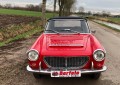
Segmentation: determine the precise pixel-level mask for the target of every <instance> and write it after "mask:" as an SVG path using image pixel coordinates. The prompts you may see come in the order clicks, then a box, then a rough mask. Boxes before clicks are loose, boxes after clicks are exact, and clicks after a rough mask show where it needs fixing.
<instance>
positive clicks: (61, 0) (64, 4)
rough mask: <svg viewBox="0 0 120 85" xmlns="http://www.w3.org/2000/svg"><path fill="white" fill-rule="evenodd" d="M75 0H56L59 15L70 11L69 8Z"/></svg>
mask: <svg viewBox="0 0 120 85" xmlns="http://www.w3.org/2000/svg"><path fill="white" fill-rule="evenodd" d="M75 2H76V0H58V4H59V16H67V15H69V14H70V12H71V8H72V6H73V4H74V3H75Z"/></svg>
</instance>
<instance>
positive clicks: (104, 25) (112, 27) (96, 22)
mask: <svg viewBox="0 0 120 85" xmlns="http://www.w3.org/2000/svg"><path fill="white" fill-rule="evenodd" d="M93 22H95V23H97V24H100V25H102V26H105V27H107V28H110V29H112V30H114V31H116V32H120V30H118V29H116V28H113V27H110V26H108V25H105V24H102V23H99V22H96V21H93Z"/></svg>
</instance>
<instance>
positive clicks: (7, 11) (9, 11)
mask: <svg viewBox="0 0 120 85" xmlns="http://www.w3.org/2000/svg"><path fill="white" fill-rule="evenodd" d="M0 14H8V15H22V16H33V17H40V16H41V15H42V13H41V12H35V11H24V10H14V9H3V8H0ZM56 15H57V14H56ZM46 17H47V18H51V17H53V13H46Z"/></svg>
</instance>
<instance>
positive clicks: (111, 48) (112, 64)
mask: <svg viewBox="0 0 120 85" xmlns="http://www.w3.org/2000/svg"><path fill="white" fill-rule="evenodd" d="M89 24H90V28H91V29H92V30H96V31H97V32H96V34H95V36H96V37H97V38H98V39H99V41H100V42H101V43H102V45H103V46H104V47H105V49H106V51H107V57H106V63H105V64H106V66H107V67H108V70H107V71H106V72H104V73H102V76H101V78H100V79H99V80H93V79H91V78H90V77H89V76H87V75H84V76H83V77H81V78H50V77H49V76H46V77H43V78H42V79H39V80H36V79H35V78H34V77H33V76H32V73H29V72H27V71H26V66H27V57H26V54H25V53H26V50H27V49H28V48H29V47H30V46H31V45H32V44H33V42H34V41H35V40H36V39H37V37H38V34H37V35H34V36H33V37H31V38H29V39H26V40H20V41H17V42H15V43H11V44H9V45H7V46H5V47H2V48H0V85H120V33H117V32H114V31H112V30H110V29H108V28H106V27H103V26H101V25H98V24H96V23H94V22H91V21H90V22H89Z"/></svg>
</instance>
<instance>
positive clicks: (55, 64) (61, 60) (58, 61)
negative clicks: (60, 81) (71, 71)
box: [44, 56, 89, 68]
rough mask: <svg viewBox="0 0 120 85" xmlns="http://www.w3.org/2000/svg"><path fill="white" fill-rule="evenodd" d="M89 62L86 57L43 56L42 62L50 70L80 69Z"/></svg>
mask: <svg viewBox="0 0 120 85" xmlns="http://www.w3.org/2000/svg"><path fill="white" fill-rule="evenodd" d="M88 60H89V57H87V56H78V57H54V56H45V57H44V62H45V63H46V64H47V65H48V66H49V67H52V68H81V67H83V66H84V65H85V64H86V63H87V62H88Z"/></svg>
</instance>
